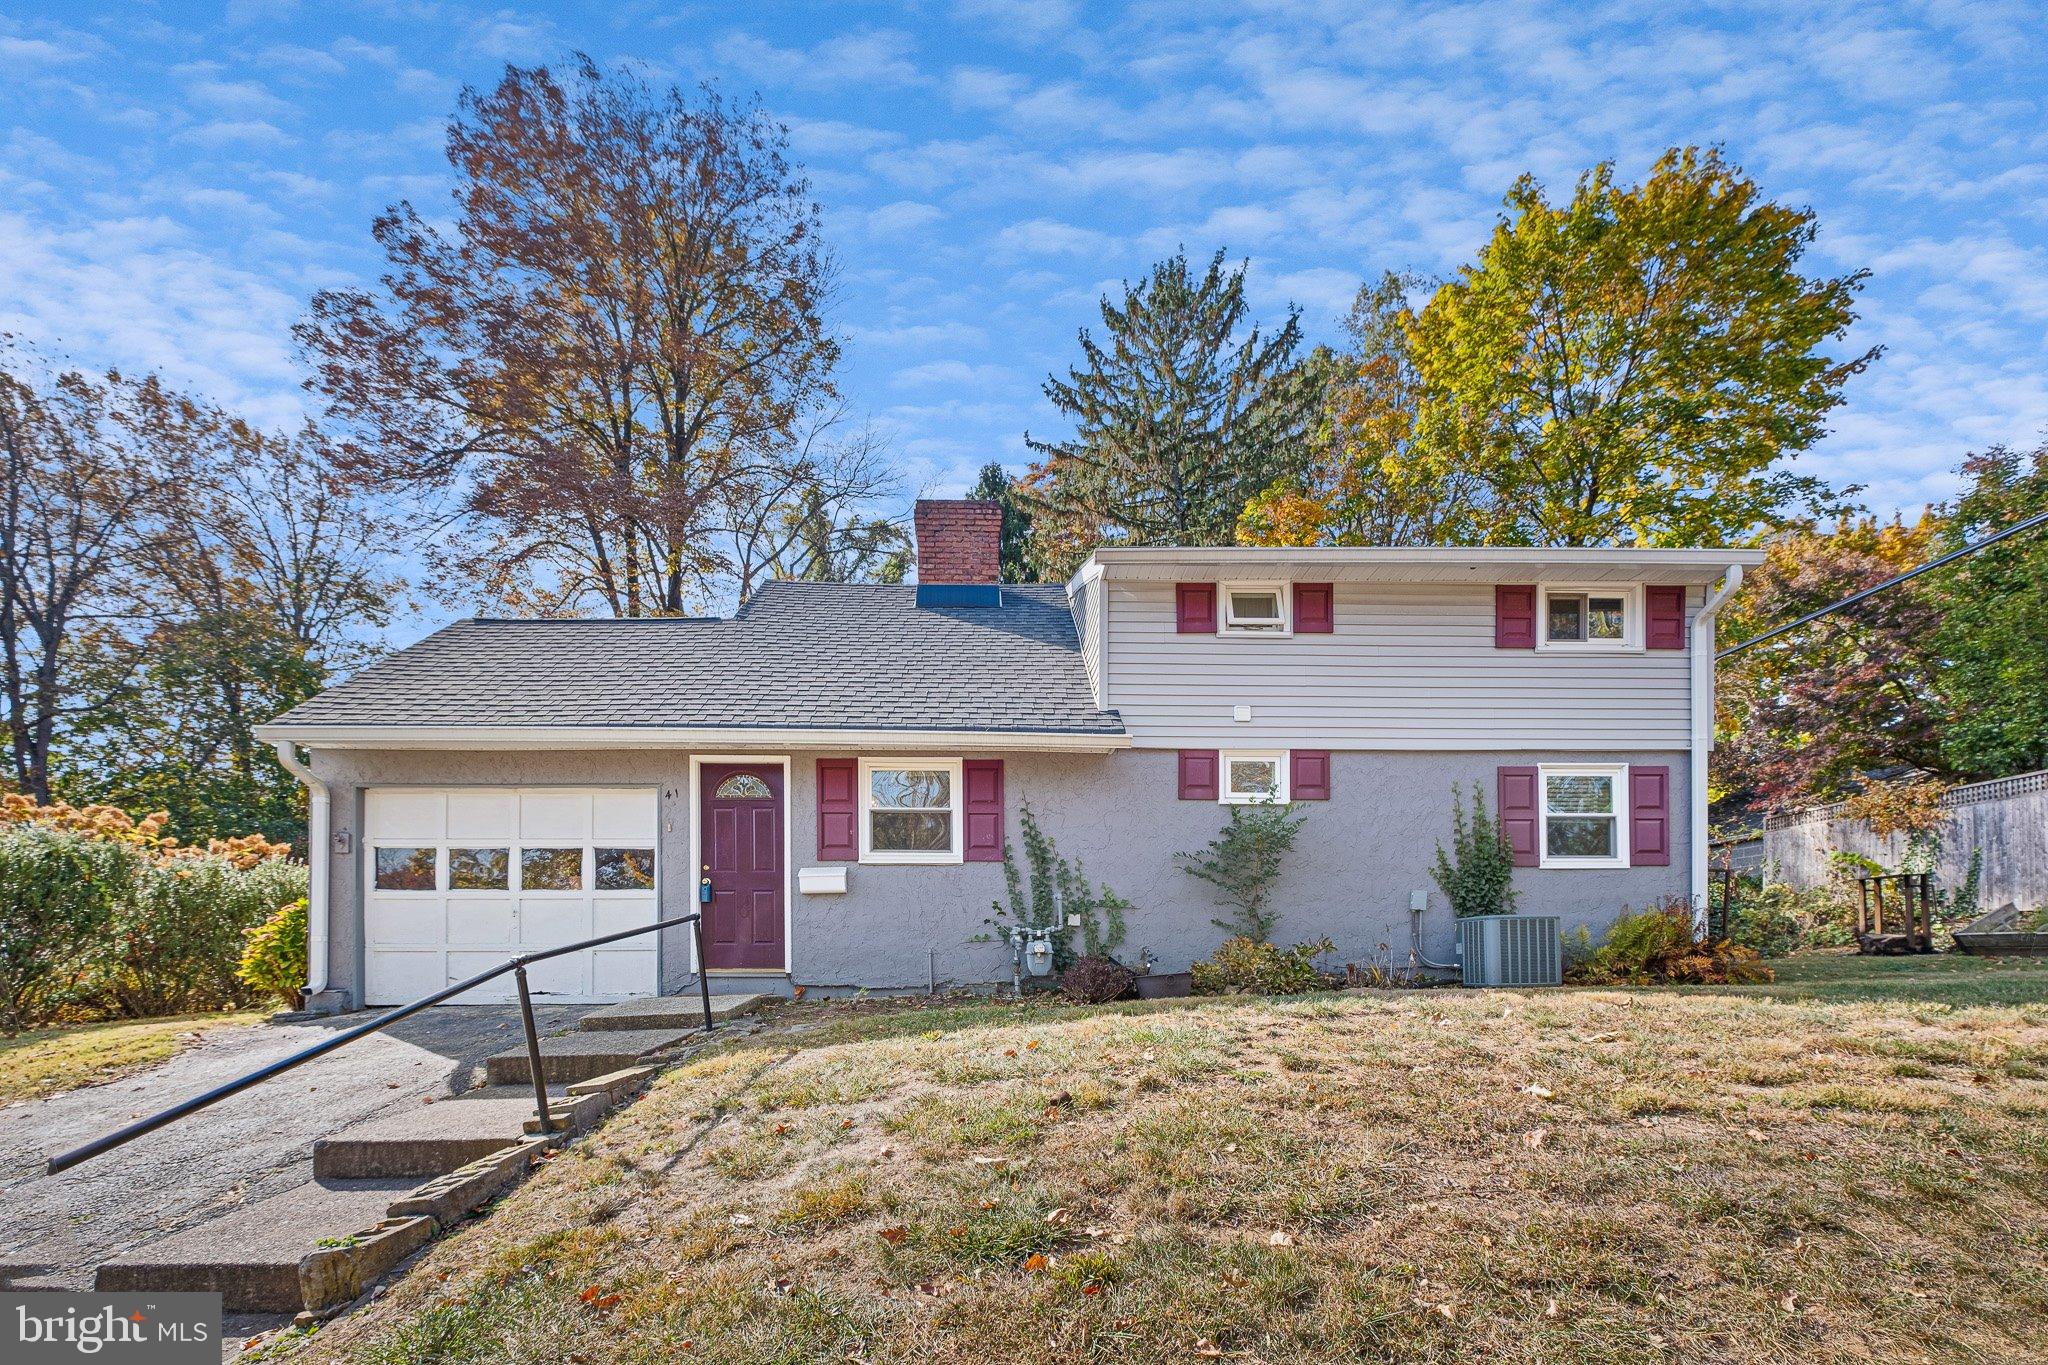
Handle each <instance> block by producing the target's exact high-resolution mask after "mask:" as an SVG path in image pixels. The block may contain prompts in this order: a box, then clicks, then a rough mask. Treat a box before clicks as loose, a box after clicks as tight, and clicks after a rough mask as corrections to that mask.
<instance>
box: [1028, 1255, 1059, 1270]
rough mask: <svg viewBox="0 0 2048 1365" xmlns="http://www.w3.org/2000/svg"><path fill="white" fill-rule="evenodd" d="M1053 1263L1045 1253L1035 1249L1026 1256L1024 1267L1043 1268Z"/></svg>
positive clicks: (1031, 1268) (1030, 1268) (1029, 1268)
mask: <svg viewBox="0 0 2048 1365" xmlns="http://www.w3.org/2000/svg"><path fill="white" fill-rule="evenodd" d="M1051 1264H1052V1262H1051V1261H1049V1260H1047V1259H1046V1256H1045V1253H1044V1252H1042V1251H1034V1252H1032V1253H1031V1254H1030V1255H1029V1256H1026V1257H1025V1258H1024V1269H1026V1270H1028V1271H1030V1270H1043V1269H1045V1268H1046V1267H1047V1266H1049V1265H1051Z"/></svg>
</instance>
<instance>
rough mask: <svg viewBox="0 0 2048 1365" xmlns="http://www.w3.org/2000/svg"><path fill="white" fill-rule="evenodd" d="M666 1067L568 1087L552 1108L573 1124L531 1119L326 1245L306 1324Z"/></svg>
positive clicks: (303, 1277) (312, 1267) (309, 1285)
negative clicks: (494, 1146)
mask: <svg viewBox="0 0 2048 1365" xmlns="http://www.w3.org/2000/svg"><path fill="white" fill-rule="evenodd" d="M660 1069H661V1068H659V1067H654V1066H632V1067H626V1068H624V1069H622V1070H619V1071H614V1072H610V1073H608V1074H607V1075H603V1076H594V1077H592V1078H591V1079H589V1080H587V1081H577V1082H575V1083H574V1084H572V1085H570V1086H569V1087H568V1102H567V1103H566V1104H565V1103H563V1102H562V1101H560V1100H557V1101H555V1102H554V1103H553V1104H552V1105H550V1106H549V1112H550V1114H552V1115H554V1116H555V1117H557V1118H560V1119H563V1120H565V1121H567V1124H568V1126H567V1127H566V1128H563V1129H558V1130H557V1131H555V1132H553V1133H548V1134H545V1135H543V1134H541V1133H539V1132H537V1131H535V1130H536V1129H538V1128H539V1126H540V1125H539V1120H538V1119H537V1118H529V1119H528V1120H527V1121H526V1122H527V1135H526V1136H524V1137H522V1138H520V1139H519V1140H518V1141H516V1142H512V1143H508V1144H507V1145H505V1146H503V1147H501V1148H499V1149H498V1150H497V1151H495V1152H493V1153H491V1154H490V1155H489V1156H484V1157H479V1158H477V1159H476V1160H475V1161H472V1162H470V1163H469V1164H468V1165H467V1166H462V1167H459V1168H457V1169H455V1170H453V1171H450V1172H448V1174H446V1175H443V1176H436V1177H435V1178H434V1179H432V1180H429V1181H428V1182H426V1183H425V1184H424V1185H420V1186H418V1187H417V1188H415V1189H413V1190H412V1191H410V1192H409V1193H408V1194H407V1195H406V1196H405V1197H404V1198H403V1199H396V1200H393V1201H392V1203H391V1205H390V1207H389V1208H387V1209H386V1210H385V1216H384V1218H383V1219H382V1220H381V1221H380V1222H378V1223H377V1224H376V1225H374V1226H372V1227H368V1228H364V1229H362V1230H360V1231H358V1232H355V1233H353V1234H351V1235H349V1236H347V1237H339V1238H334V1239H332V1240H333V1241H334V1242H335V1243H336V1245H333V1246H326V1247H319V1248H316V1249H315V1250H313V1251H312V1252H310V1253H308V1254H307V1255H306V1256H305V1257H303V1258H301V1259H300V1261H299V1292H300V1295H301V1296H302V1297H303V1299H304V1301H305V1305H306V1311H305V1312H304V1313H303V1314H301V1315H300V1317H301V1319H302V1321H303V1324H304V1325H310V1324H311V1323H314V1322H319V1321H324V1320H326V1319H328V1318H331V1317H334V1316H336V1315H337V1314H339V1313H341V1312H343V1311H345V1310H346V1309H347V1308H348V1306H349V1305H350V1304H352V1303H354V1302H355V1301H356V1300H357V1299H359V1298H361V1297H362V1296H363V1295H364V1294H365V1293H367V1292H369V1290H370V1289H371V1288H372V1287H373V1286H374V1285H375V1284H376V1282H377V1281H378V1280H380V1279H382V1278H383V1277H384V1276H385V1275H386V1274H388V1273H389V1272H390V1271H391V1269H392V1268H393V1267H394V1266H396V1265H397V1264H398V1263H399V1262H400V1261H403V1260H404V1259H405V1258H406V1257H408V1256H410V1255H412V1254H413V1253H414V1252H415V1251H418V1250H419V1249H420V1248H421V1247H424V1246H425V1245H426V1244H427V1243H428V1242H431V1241H432V1240H433V1239H434V1238H435V1237H436V1236H438V1235H439V1234H440V1233H442V1232H444V1231H449V1230H452V1229H453V1228H454V1227H455V1225H456V1224H457V1223H460V1222H461V1221H462V1220H463V1219H465V1218H467V1217H469V1216H470V1215H471V1214H473V1213H475V1212H477V1211H478V1210H480V1209H482V1208H483V1207H484V1206H485V1205H487V1204H489V1203H490V1202H491V1201H492V1200H494V1199H496V1198H497V1197H498V1196H499V1195H501V1194H503V1193H505V1191H507V1190H509V1189H510V1188H511V1187H512V1186H514V1185H516V1184H518V1183H519V1181H520V1180H522V1179H524V1178H525V1176H526V1175H527V1173H528V1172H530V1171H531V1170H532V1169H533V1168H534V1167H536V1166H538V1165H539V1164H540V1163H541V1162H542V1161H543V1160H545V1159H546V1158H545V1155H544V1154H545V1153H548V1152H550V1151H553V1150H555V1149H556V1148H559V1147H561V1146H562V1145H563V1144H565V1143H567V1142H568V1141H569V1139H570V1138H572V1137H574V1136H577V1135H578V1134H581V1133H584V1132H587V1131H588V1130H589V1129H591V1128H592V1127H594V1126H595V1125H596V1124H597V1122H598V1120H600V1119H601V1118H603V1117H604V1116H605V1115H606V1114H607V1113H608V1112H610V1111H611V1110H612V1109H613V1108H615V1107H617V1106H618V1105H621V1104H623V1103H625V1102H626V1101H628V1100H630V1099H632V1098H633V1097H634V1096H636V1095H638V1094H639V1093H640V1092H641V1091H642V1090H644V1089H646V1088H647V1084H648V1082H650V1081H652V1080H653V1079H654V1077H655V1075H656V1074H657V1073H658V1072H659V1071H660Z"/></svg>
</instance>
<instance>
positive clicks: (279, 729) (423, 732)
mask: <svg viewBox="0 0 2048 1365" xmlns="http://www.w3.org/2000/svg"><path fill="white" fill-rule="evenodd" d="M256 735H257V737H258V738H259V739H263V740H267V741H269V742H271V743H273V744H277V745H280V746H284V745H289V744H303V745H305V746H306V747H308V748H318V749H646V748H674V749H701V750H706V751H709V750H712V749H735V748H737V749H741V750H743V751H745V752H747V753H763V752H771V751H774V750H780V749H873V750H880V751H884V752H888V753H902V752H905V751H910V750H938V751H940V752H944V753H961V752H966V753H971V754H972V753H1001V752H1007V753H1089V754H1106V753H1112V752H1114V751H1116V750H1118V749H1128V748H1130V747H1131V737H1130V736H1129V735H1127V734H1121V733H1116V734H1085V733H1084V734H1077V733H1070V732H1060V731H1051V732H1045V733H1039V732H1035V731H1029V730H823V729H819V730H804V729H783V730H771V729H743V728H733V729H710V728H690V727H681V726H655V725H321V724H307V725H259V726H257V727H256ZM286 766H290V765H289V764H287V765H286ZM294 771H297V770H296V769H294Z"/></svg>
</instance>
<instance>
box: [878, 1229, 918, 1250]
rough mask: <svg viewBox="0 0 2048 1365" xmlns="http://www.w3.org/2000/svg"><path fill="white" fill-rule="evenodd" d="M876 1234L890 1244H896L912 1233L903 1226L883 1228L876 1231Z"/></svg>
mask: <svg viewBox="0 0 2048 1365" xmlns="http://www.w3.org/2000/svg"><path fill="white" fill-rule="evenodd" d="M875 1235H876V1236H877V1237H880V1238H881V1239H882V1240H883V1241H885V1242H887V1243H888V1244H889V1245H890V1246H895V1245H896V1244H897V1243H898V1242H901V1241H902V1240H903V1239H904V1238H905V1237H908V1236H909V1235H910V1233H909V1232H908V1231H907V1230H905V1229H903V1228H883V1229H882V1230H881V1231H880V1232H878V1233H876V1234H875Z"/></svg>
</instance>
